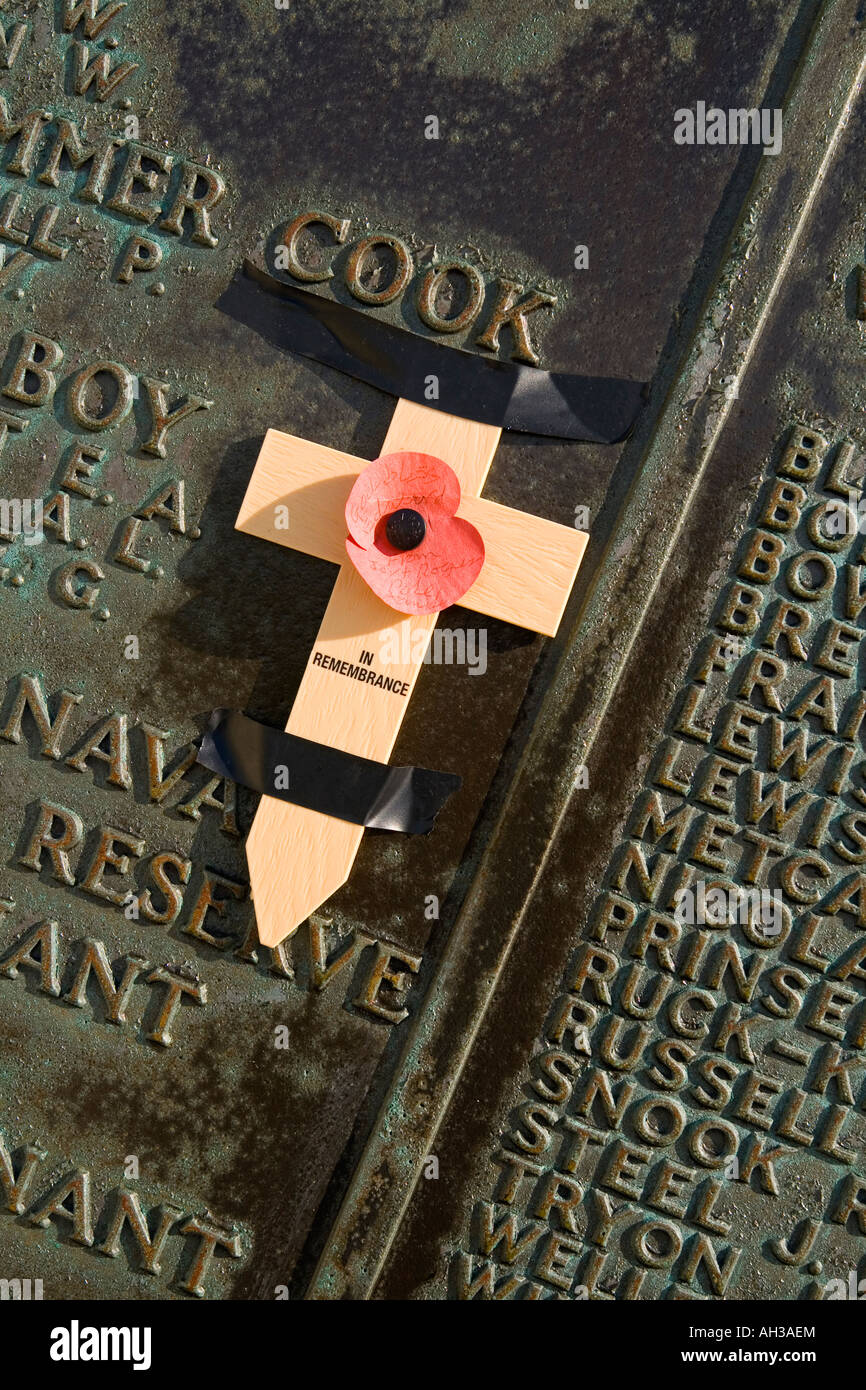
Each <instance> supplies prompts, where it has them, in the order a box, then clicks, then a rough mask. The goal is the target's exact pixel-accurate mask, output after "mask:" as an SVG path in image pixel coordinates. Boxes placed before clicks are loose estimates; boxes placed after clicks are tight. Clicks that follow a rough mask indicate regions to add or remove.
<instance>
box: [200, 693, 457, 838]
mask: <svg viewBox="0 0 866 1390" xmlns="http://www.w3.org/2000/svg"><path fill="white" fill-rule="evenodd" d="M198 761H199V762H200V763H202V764H203V765H204V767H207V768H210V770H211V772H216V773H218V774H219V776H220V777H228V778H230V779H231V781H233V782H238V783H239V784H240V785H241V786H243V787H250V788H251V789H252V791H256V792H263V793H264V794H265V795H266V796H276V797H278V798H279V800H280V801H291V802H293V803H294V805H295V806H306V807H307V808H308V809H309V810H311V811H320V812H321V813H322V815H324V816H335V817H336V818H337V820H347V821H351V822H352V824H353V825H366V826H367V827H368V828H369V829H371V830H402V831H403V832H404V833H405V834H407V835H428V834H429V833H430V831H431V830H432V829H433V822H434V820H435V819H436V816H437V815H438V813H439V811H440V810H441V809H442V807H443V805H444V804H445V801H446V800H447V798H448V797H449V796H450V795H451V793H452V792H455V791H457V789H458V787H459V786H460V785H461V782H462V778H460V777H458V776H456V774H455V773H453V772H430V771H429V770H428V769H427V768H426V767H389V766H388V764H387V763H377V762H373V761H372V760H371V759H370V758H357V757H355V755H354V754H353V753H345V752H344V751H343V750H342V749H341V748H328V747H327V746H326V745H325V744H324V743H315V742H313V740H311V739H308V738H298V737H297V736H296V735H295V734H285V733H283V731H282V730H281V729H273V728H271V727H270V726H269V725H267V724H259V723H258V722H257V721H256V720H255V719H249V718H248V717H247V715H245V714H239V713H238V712H237V711H236V710H224V709H217V710H214V712H213V714H212V715H211V720H210V727H209V729H208V732H207V733H206V734H205V736H204V740H203V742H202V746H201V748H200V749H199V752H198ZM281 769H284V771H282V772H281V771H280V770H281ZM284 781H287V782H288V786H286V787H283V786H281V785H280V783H281V782H284Z"/></svg>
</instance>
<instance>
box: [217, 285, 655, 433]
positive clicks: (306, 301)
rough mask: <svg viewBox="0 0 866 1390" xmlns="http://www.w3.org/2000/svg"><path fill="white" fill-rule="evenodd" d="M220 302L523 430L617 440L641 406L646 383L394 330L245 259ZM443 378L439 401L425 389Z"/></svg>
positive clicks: (334, 363)
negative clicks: (482, 352)
mask: <svg viewBox="0 0 866 1390" xmlns="http://www.w3.org/2000/svg"><path fill="white" fill-rule="evenodd" d="M244 272H245V275H246V279H244V278H243V277H242V276H240V275H237V276H235V278H234V280H233V281H232V283H231V284H230V286H229V288H228V289H227V290H226V291H225V293H224V294H223V295H222V296H221V297H220V299H219V300H218V302H217V307H218V308H220V309H222V310H223V312H224V313H227V314H229V315H230V316H231V317H232V318H235V319H238V320H239V321H240V322H242V323H245V324H246V325H247V326H248V327H249V328H253V329H255V330H256V331H257V332H259V333H261V334H262V336H263V337H265V338H267V340H268V341H269V342H271V343H273V344H274V345H275V346H276V347H279V348H281V349H289V350H290V351H291V352H297V353H300V354H301V356H302V357H312V358H313V360H314V361H316V362H322V363H324V364H325V365H326V366H329V367H336V369H337V371H340V372H346V373H347V375H349V376H354V377H357V378H358V379H359V380H361V381H366V382H367V383H368V384H369V385H370V386H378V387H379V389H380V390H382V391H388V392H390V393H391V395H392V396H403V397H405V398H406V400H410V401H417V402H418V404H419V405H427V406H432V407H433V408H434V409H437V410H444V411H447V412H448V414H449V415H460V416H463V417H465V418H466V419H469V420H478V421H479V422H480V423H481V424H485V425H500V426H501V427H502V428H503V429H506V430H518V431H520V432H522V433H524V434H542V435H552V436H553V437H555V438H558V439H583V440H590V441H594V442H595V443H599V444H615V443H616V442H617V441H618V440H620V439H622V438H624V436H625V435H626V434H628V432H629V430H630V429H631V427H632V425H633V424H634V421H635V417H636V415H637V413H638V410H639V409H640V405H641V396H642V392H643V382H640V381H627V380H625V379H624V378H622V377H604V376H597V377H593V376H572V375H570V374H569V373H567V372H545V371H542V370H541V369H540V368H538V367H521V366H519V365H518V364H517V363H515V362H502V361H499V360H498V359H497V358H485V357H479V356H478V354H477V353H474V352H464V351H463V350H462V349H461V348H455V347H447V346H446V345H445V344H444V343H436V342H433V341H432V340H431V339H429V338H422V337H421V336H420V334H418V333H412V332H410V331H409V329H407V328H398V327H396V326H395V325H393V324H390V323H383V321H382V320H381V319H376V318H373V317H372V315H371V314H369V313H365V312H363V311H362V310H360V309H350V308H348V307H347V306H346V305H345V304H337V303H335V302H334V300H332V299H323V298H322V296H321V295H318V294H310V293H309V291H307V290H300V289H297V288H296V287H295V286H294V285H289V284H287V283H286V282H285V281H283V280H277V279H275V278H274V276H273V275H269V274H268V273H267V271H264V270H260V269H259V267H258V266H256V265H254V264H253V263H252V262H251V261H245V262H244ZM430 376H435V377H437V379H438V382H439V398H438V400H433V401H431V400H427V398H426V397H425V395H424V391H425V387H426V378H427V377H430Z"/></svg>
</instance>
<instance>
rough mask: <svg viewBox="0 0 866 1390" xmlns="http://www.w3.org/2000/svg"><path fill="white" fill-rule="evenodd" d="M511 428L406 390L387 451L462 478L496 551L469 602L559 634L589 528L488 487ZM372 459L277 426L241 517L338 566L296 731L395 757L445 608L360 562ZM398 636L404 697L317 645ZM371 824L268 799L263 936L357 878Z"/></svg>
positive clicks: (259, 860)
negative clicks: (352, 518)
mask: <svg viewBox="0 0 866 1390" xmlns="http://www.w3.org/2000/svg"><path fill="white" fill-rule="evenodd" d="M500 434H501V430H500V429H499V427H498V426H495V425H481V424H478V423H476V422H475V421H473V420H465V419H462V418H459V417H458V416H456V415H447V414H444V413H443V412H442V411H439V410H434V409H432V408H430V407H429V406H423V405H416V404H413V403H412V402H410V401H406V400H399V401H398V402H397V407H396V409H395V411H394V416H393V418H392V420H391V425H390V427H389V429H388V433H387V436H386V438H385V442H384V444H383V445H382V453H383V454H393V453H398V452H403V451H406V452H417V453H421V454H432V455H433V456H434V457H436V458H439V459H442V460H444V462H445V463H447V464H449V465H450V466H451V468H453V469H454V472H455V473H456V474H457V476H458V478H459V479H460V487H461V491H462V500H461V503H460V507H459V508H458V512H457V515H458V516H460V517H463V518H464V519H465V520H466V521H469V522H471V523H472V525H473V526H475V527H476V529H477V530H478V531H479V532H480V534H481V536H482V539H483V541H484V549H485V560H484V565H483V566H482V569H481V573H480V574H479V576H478V578H477V579H476V581H475V583H474V584H473V585H472V587H471V588H470V589H468V590H467V591H466V593H465V594H464V595H463V597H462V599H460V604H461V606H462V607H465V608H471V609H474V610H475V611H476V612H479V613H484V614H486V615H487V616H488V617H492V618H501V619H503V620H504V621H506V622H509V623H515V624H518V625H519V626H521V627H526V628H530V629H531V630H532V631H534V632H542V633H545V634H546V635H547V636H553V634H554V633H555V632H556V629H557V627H558V625H559V620H560V618H561V617H562V611H563V609H564V607H565V604H566V601H567V599H568V595H569V592H570V590H571V586H572V584H573V582H574V577H575V575H576V573H577V570H578V566H579V565H580V562H581V559H582V558H583V553H584V550H585V549H586V543H587V540H588V539H589V538H588V536H587V535H586V534H585V533H584V532H582V531H576V530H573V529H572V528H571V527H568V526H560V525H558V524H557V523H556V522H552V521H545V520H544V519H542V518H541V517H536V516H532V515H531V514H529V513H525V512H519V511H514V510H512V509H511V508H509V507H503V506H500V505H499V504H498V503H496V502H490V501H487V500H486V499H485V498H482V497H480V496H479V493H480V492H481V489H482V487H483V486H484V482H485V480H486V477H487V472H488V469H489V468H490V464H491V462H492V460H493V455H494V453H495V451H496V446H497V444H498V443H499V436H500ZM367 462H368V460H366V459H358V458H355V457H353V455H351V454H343V453H340V452H339V451H337V450H336V449H326V448H324V447H323V446H322V445H321V444H314V443H311V442H310V441H308V440H306V439H298V438H296V437H295V436H294V435H290V434H282V433H280V431H278V430H269V431H268V433H267V434H266V435H265V439H264V443H263V445H262V448H261V452H260V453H259V457H258V459H257V461H256V466H255V468H254V470H253V474H252V477H251V478H250V483H249V487H248V488H247V492H246V495H245V497H244V500H243V503H242V505H241V509H240V512H239V513H238V519H237V521H236V523H235V525H236V527H237V529H238V530H239V531H244V532H245V533H246V534H247V535H251V536H259V537H260V538H261V539H263V540H270V541H276V542H277V543H278V544H280V545H285V546H288V547H290V548H291V549H293V550H300V551H302V552H304V553H305V554H307V555H316V556H318V558H319V559H323V560H332V561H334V562H335V563H336V564H338V565H340V573H339V575H338V576H337V582H336V584H335V585H334V590H333V593H332V594H331V598H330V601H329V603H328V607H327V609H326V611H325V616H324V619H323V621H322V626H321V627H320V629H319V634H318V637H317V638H316V644H315V647H314V649H313V652H312V653H311V656H310V662H309V664H308V666H307V669H306V671H305V673H304V676H303V679H302V681H301V685H300V688H299V690H298V693H297V696H296V698H295V702H294V704H293V706H292V710H291V713H290V715H289V721H288V724H287V725H286V732H287V733H290V734H295V735H298V736H299V737H301V738H307V739H313V740H314V741H315V742H317V743H324V744H327V745H328V746H330V747H332V748H341V749H343V750H345V751H346V752H349V753H354V754H356V755H358V756H360V757H364V758H372V759H376V760H377V761H379V762H387V760H388V758H389V756H390V754H391V750H392V748H393V746H394V740H395V739H396V737H397V733H398V731H399V728H400V724H401V722H402V719H403V715H404V713H405V710H406V706H407V703H408V696H409V695H410V694H411V691H412V687H413V685H414V683H415V679H416V677H417V675H418V671H419V668H420V666H421V664H422V661H423V656H424V648H425V646H426V644H422V643H421V642H420V641H419V640H418V636H417V635H418V633H419V632H422V631H423V632H426V633H427V634H428V636H429V635H430V634H431V633H432V631H433V628H434V627H435V625H436V619H437V616H438V614H436V613H430V614H426V615H424V616H422V617H419V616H417V615H414V616H408V615H406V614H403V613H398V612H397V611H396V610H395V609H393V608H389V607H388V605H387V604H386V603H384V602H383V601H382V600H381V599H380V598H378V597H377V596H376V595H375V594H374V593H373V591H372V589H370V588H368V586H367V584H366V583H365V582H364V580H363V579H362V578H361V576H360V574H358V572H357V570H356V569H355V568H354V566H353V565H352V563H351V562H350V560H349V558H348V555H347V553H346V521H345V515H344V512H345V506H346V500H347V498H348V496H349V492H350V491H351V489H352V485H353V484H354V482H355V479H356V478H357V476H358V474H359V473H360V472H361V470H362V469H364V468H366V466H367ZM280 507H287V508H288V509H289V512H288V515H289V529H288V530H282V529H278V527H277V517H278V515H279V513H278V511H277V509H278V508H280ZM388 634H393V637H394V639H395V640H394V641H393V642H392V643H391V647H392V650H393V651H396V652H399V653H400V656H401V659H400V660H399V661H397V662H393V661H389V663H388V675H389V676H392V677H394V679H395V680H397V681H402V682H405V683H406V686H407V687H408V689H407V697H406V699H402V698H401V699H395V698H394V696H393V694H391V693H390V692H388V691H386V690H383V689H382V688H381V687H378V688H377V687H376V686H374V685H373V684H371V683H362V682H359V681H350V680H347V681H339V682H337V684H336V685H335V683H334V677H333V672H332V671H331V670H330V669H326V668H324V667H323V666H322V665H321V664H315V665H314V664H313V658H314V657H315V656H316V654H317V653H320V654H321V655H327V656H329V657H332V658H333V659H334V660H335V661H349V662H352V663H357V662H358V660H359V657H360V654H361V652H362V651H365V652H368V653H369V652H373V653H378V652H380V651H381V650H382V644H383V641H384V640H385V639H386V637H387V636H388ZM419 648H420V653H419ZM404 657H406V658H407V659H406V660H403V659H402V658H404ZM329 667H330V663H329ZM363 833H364V828H363V826H360V825H354V824H352V823H350V822H348V821H342V820H337V819H335V818H334V817H332V816H326V815H323V814H321V812H318V811H311V810H309V809H307V808H306V807H304V806H295V805H293V804H292V803H291V802H288V801H283V800H279V799H277V798H276V797H270V796H263V797H262V800H261V802H260V804H259V808H258V811H257V812H256V815H255V818H254V820H253V824H252V826H251V828H250V832H249V835H248V836H247V845H246V852H247V864H248V866H249V872H250V887H251V892H252V898H253V905H254V907H255V913H256V921H257V923H258V931H259V939H260V940H261V942H262V944H263V945H264V946H274V945H276V944H277V943H278V942H280V941H283V940H284V939H285V938H286V937H287V936H290V935H291V934H292V933H293V932H294V931H296V930H297V928H298V927H299V926H300V925H301V924H302V923H303V922H305V921H306V919H307V918H308V917H309V915H310V913H311V912H314V911H315V910H316V908H317V907H319V906H320V905H321V904H322V903H323V902H324V901H325V899H326V898H329V897H330V896H331V894H332V893H334V892H336V890H337V889H338V888H339V887H340V885H341V884H343V883H345V881H346V879H347V878H348V876H349V873H350V870H351V868H352V863H353V861H354V859H355V855H356V854H357V852H358V847H359V845H360V843H361V836H362V835H363Z"/></svg>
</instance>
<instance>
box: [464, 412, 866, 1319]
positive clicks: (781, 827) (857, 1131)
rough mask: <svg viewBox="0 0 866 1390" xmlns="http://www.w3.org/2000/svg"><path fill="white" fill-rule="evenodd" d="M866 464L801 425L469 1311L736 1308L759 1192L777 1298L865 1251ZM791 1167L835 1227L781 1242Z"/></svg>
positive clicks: (764, 499) (696, 668)
mask: <svg viewBox="0 0 866 1390" xmlns="http://www.w3.org/2000/svg"><path fill="white" fill-rule="evenodd" d="M860 471H862V470H861V469H860V468H859V467H858V451H857V450H856V448H855V446H854V445H853V444H851V443H850V442H849V441H846V440H843V441H841V442H831V441H829V440H828V439H827V438H825V437H824V436H823V435H822V434H821V433H820V432H818V431H817V430H814V429H809V428H807V427H803V426H799V425H797V426H795V427H794V428H793V430H792V431H791V435H790V438H789V440H788V441H787V445H786V447H785V448H784V450H783V452H782V454H781V458H780V460H779V463H778V465H777V467H776V469H775V471H774V474H773V476H772V477H771V478H770V479H769V480H768V482H767V483H766V485H765V487H764V489H763V490H762V493H761V495H760V497H759V500H758V504H757V506H756V509H755V514H754V517H753V525H752V528H751V529H750V530H749V532H748V534H747V535H746V536H745V537H744V538H743V541H742V542H741V544H740V546H739V547H738V550H737V552H736V556H735V561H734V564H733V566H732V569H731V572H730V575H729V579H728V582H727V583H726V585H725V588H724V590H723V592H722V595H721V598H720V601H719V604H718V605H717V608H716V611H715V622H714V625H713V630H712V631H711V633H710V634H708V636H707V638H706V639H705V641H704V642H703V643H702V644H701V645H700V647H699V649H698V651H697V652H696V654H695V657H694V660H693V662H692V665H691V668H690V673H689V678H688V680H687V682H686V684H685V687H684V688H683V690H682V691H681V692H680V695H679V696H678V698H677V701H676V704H675V707H674V710H673V712H672V715H671V718H670V720H669V723H668V727H667V730H666V735H665V737H664V739H663V741H662V743H661V745H660V747H659V748H658V749H657V750H656V753H655V756H654V759H653V761H652V764H651V768H650V773H649V776H648V778H647V780H646V783H645V785H644V787H643V789H642V791H641V793H640V795H639V796H638V798H637V800H636V802H635V805H634V807H633V808H632V812H631V815H630V818H629V823H628V830H629V834H628V836H627V838H626V839H624V840H623V841H622V842H621V844H620V845H619V846H617V849H616V851H615V853H614V856H613V859H612V862H611V864H610V866H609V870H608V873H607V875H606V884H607V887H606V888H605V890H604V891H603V892H602V894H601V895H600V897H599V899H598V901H597V902H596V903H595V905H594V908H593V911H592V914H591V917H590V922H589V925H588V927H587V930H586V931H585V932H584V940H583V942H582V943H581V944H580V945H579V946H578V948H577V951H576V953H575V957H574V960H573V962H572V964H571V966H570V968H569V971H568V974H567V976H566V979H565V981H564V990H563V993H562V994H561V995H560V996H559V997H558V998H557V999H556V1000H555V1002H554V1005H553V1007H552V1009H551V1012H550V1015H549V1018H548V1020H547V1023H546V1027H545V1031H544V1035H543V1037H542V1038H541V1039H540V1041H539V1050H538V1052H537V1054H536V1056H535V1057H534V1058H533V1061H532V1064H531V1075H530V1077H529V1078H528V1080H527V1084H526V1086H525V1087H524V1092H525V1094H526V1096H527V1097H528V1098H527V1099H526V1100H525V1101H524V1102H523V1103H522V1104H521V1105H520V1106H518V1107H517V1110H516V1111H515V1112H514V1113H513V1114H512V1116H511V1117H510V1119H511V1125H510V1128H509V1130H508V1132H507V1133H506V1134H505V1135H504V1136H503V1140H502V1149H501V1152H500V1154H499V1156H498V1164H499V1176H498V1180H497V1184H496V1188H495V1191H494V1193H493V1200H492V1201H490V1202H481V1203H479V1204H478V1205H477V1206H476V1208H475V1211H474V1213H473V1228H472V1233H471V1241H470V1250H471V1252H472V1253H471V1254H470V1253H468V1252H466V1251H459V1252H457V1254H456V1256H455V1258H454V1261H453V1263H452V1266H451V1278H452V1287H453V1290H454V1292H455V1293H456V1294H457V1296H458V1297H463V1298H471V1297H477V1296H488V1297H489V1296H494V1297H499V1298H503V1297H504V1298H511V1297H529V1298H539V1297H551V1296H553V1297H560V1298H584V1297H595V1298H598V1297H602V1298H604V1297H619V1298H623V1297H625V1298H634V1297H656V1296H658V1295H659V1294H660V1293H661V1292H662V1291H664V1290H668V1291H669V1295H671V1296H677V1297H702V1296H707V1295H710V1296H724V1295H725V1294H731V1295H732V1296H735V1293H736V1284H737V1280H738V1278H739V1277H740V1276H741V1274H742V1270H743V1264H744V1260H743V1247H742V1246H741V1245H740V1244H738V1232H737V1229H736V1221H735V1217H736V1213H737V1208H738V1206H740V1205H742V1199H743V1197H744V1196H745V1194H746V1189H748V1191H749V1200H750V1201H751V1200H752V1197H753V1196H754V1200H756V1201H758V1202H759V1203H760V1204H761V1210H762V1214H763V1219H764V1224H765V1225H766V1228H767V1231H768V1232H769V1233H770V1234H771V1235H773V1237H774V1239H773V1241H772V1243H771V1247H770V1253H769V1254H760V1253H759V1254H758V1258H759V1259H761V1260H766V1261H767V1263H768V1265H770V1266H771V1268H769V1269H768V1271H767V1272H768V1274H769V1277H770V1279H771V1281H779V1280H780V1279H783V1278H785V1277H787V1270H786V1267H787V1266H791V1265H794V1264H797V1263H802V1262H803V1261H805V1260H807V1259H808V1258H809V1256H810V1255H811V1256H814V1255H816V1254H819V1253H820V1252H821V1251H822V1249H823V1246H824V1245H826V1243H827V1230H828V1227H830V1228H833V1227H835V1228H836V1231H837V1233H838V1231H839V1228H845V1229H846V1230H847V1231H848V1232H849V1233H851V1234H853V1235H854V1237H855V1238H856V1237H860V1238H862V1237H863V1236H864V1235H866V1181H864V1180H863V1179H862V1177H861V1176H860V1174H862V1173H863V1171H864V1167H863V1159H862V1151H863V1138H864V1121H863V1113H864V1108H866V1086H864V1062H863V1049H864V1047H866V1006H864V994H863V981H864V980H866V934H864V927H866V873H864V869H863V866H864V864H866V781H864V772H866V762H864V759H863V756H862V732H863V726H864V717H866V696H864V695H863V693H862V692H861V690H860V685H861V681H860V680H859V679H858V666H859V647H860V642H861V640H862V637H863V634H864V630H866V629H864V626H863V624H864V621H866V570H864V565H863V558H864V538H863V535H862V534H861V528H860V526H859V525H858V521H859V518H860V515H861V512H860V502H861V499H860V495H859V488H858V486H857V484H855V483H854V482H853V481H852V479H853V478H854V476H855V475H856V474H858V473H859V472H860ZM768 900H770V901H771V902H772V903H773V905H774V907H775V910H774V912H772V913H770V914H769V915H768V914H767V913H766V910H765V908H766V904H767V901H768ZM794 1161H796V1162H798V1163H799V1164H800V1165H801V1167H802V1165H803V1164H804V1163H805V1164H806V1165H807V1166H808V1165H813V1166H814V1168H815V1179H816V1180H815V1182H812V1181H811V1173H810V1183H809V1184H807V1186H808V1187H810V1189H811V1190H813V1191H814V1192H815V1193H816V1198H815V1202H816V1204H815V1209H814V1211H810V1213H809V1215H808V1217H807V1218H806V1220H805V1222H804V1223H801V1226H800V1227H798V1229H796V1230H782V1229H781V1227H779V1229H778V1230H777V1226H778V1225H779V1217H778V1216H777V1215H776V1212H777V1211H778V1209H779V1206H780V1204H779V1197H780V1193H781V1191H782V1188H781V1186H780V1184H781V1183H783V1182H784V1180H785V1179H784V1172H785V1168H786V1166H787V1165H790V1164H791V1163H792V1162H794ZM825 1189H828V1191H829V1195H828V1196H827V1195H826V1194H825ZM817 1194H820V1195H817ZM821 1267H822V1266H821V1264H820V1263H817V1264H815V1265H814V1270H815V1271H816V1272H819V1271H820V1269H821ZM784 1287H785V1288H786V1291H787V1294H788V1296H797V1295H798V1294H799V1293H800V1291H801V1289H800V1287H799V1286H791V1285H790V1284H785V1285H784ZM808 1287H809V1295H810V1296H813V1297H814V1296H820V1292H821V1290H820V1286H817V1285H811V1286H808Z"/></svg>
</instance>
